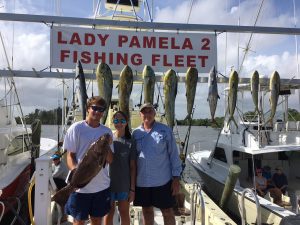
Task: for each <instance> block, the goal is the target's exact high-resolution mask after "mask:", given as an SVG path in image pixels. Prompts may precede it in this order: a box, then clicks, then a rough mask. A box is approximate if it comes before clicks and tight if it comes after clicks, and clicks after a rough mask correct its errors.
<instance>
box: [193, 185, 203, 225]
mask: <svg viewBox="0 0 300 225" xmlns="http://www.w3.org/2000/svg"><path fill="white" fill-rule="evenodd" d="M201 190H202V188H201V184H195V186H194V191H193V193H192V194H191V218H192V219H191V225H195V224H196V211H197V204H198V202H197V200H199V203H200V207H201V225H205V204H204V199H203V195H202V192H201Z"/></svg>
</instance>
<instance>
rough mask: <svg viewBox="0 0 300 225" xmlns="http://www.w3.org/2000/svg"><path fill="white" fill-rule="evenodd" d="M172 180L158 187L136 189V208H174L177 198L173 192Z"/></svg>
mask: <svg viewBox="0 0 300 225" xmlns="http://www.w3.org/2000/svg"><path fill="white" fill-rule="evenodd" d="M171 185H172V180H170V181H169V182H168V183H166V184H165V185H162V186H158V187H136V188H135V199H134V202H133V204H134V205H135V206H142V207H150V206H154V207H156V208H159V209H167V208H172V207H173V206H174V204H175V198H174V196H172V191H171Z"/></svg>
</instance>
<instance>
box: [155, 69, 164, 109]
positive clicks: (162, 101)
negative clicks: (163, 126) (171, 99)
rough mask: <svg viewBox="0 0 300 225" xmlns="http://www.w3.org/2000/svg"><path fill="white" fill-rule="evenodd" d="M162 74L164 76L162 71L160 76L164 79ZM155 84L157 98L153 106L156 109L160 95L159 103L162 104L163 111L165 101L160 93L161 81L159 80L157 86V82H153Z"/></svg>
mask: <svg viewBox="0 0 300 225" xmlns="http://www.w3.org/2000/svg"><path fill="white" fill-rule="evenodd" d="M164 76H165V73H164V72H163V76H162V77H163V79H164ZM155 84H156V88H157V92H158V93H157V99H156V103H155V106H154V107H156V109H158V106H159V97H160V100H161V103H162V105H163V109H164V111H165V103H164V100H163V98H162V95H161V93H160V88H161V81H159V86H158V84H157V82H155Z"/></svg>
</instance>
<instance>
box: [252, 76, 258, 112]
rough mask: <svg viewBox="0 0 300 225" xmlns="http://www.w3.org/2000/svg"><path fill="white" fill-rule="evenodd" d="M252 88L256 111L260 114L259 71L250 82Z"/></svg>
mask: <svg viewBox="0 0 300 225" xmlns="http://www.w3.org/2000/svg"><path fill="white" fill-rule="evenodd" d="M250 87H251V95H252V99H253V103H254V106H255V111H254V112H258V113H259V110H258V88H259V74H258V72H257V71H254V73H253V74H252V77H251V80H250Z"/></svg>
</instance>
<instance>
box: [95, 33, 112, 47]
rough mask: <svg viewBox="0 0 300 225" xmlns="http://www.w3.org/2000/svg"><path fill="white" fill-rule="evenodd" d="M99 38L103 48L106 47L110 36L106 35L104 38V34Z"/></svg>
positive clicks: (99, 35)
mask: <svg viewBox="0 0 300 225" xmlns="http://www.w3.org/2000/svg"><path fill="white" fill-rule="evenodd" d="M97 36H98V37H99V40H100V42H101V46H105V42H106V40H107V38H108V37H109V35H108V34H105V35H104V36H102V34H97Z"/></svg>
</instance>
